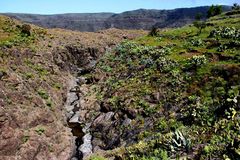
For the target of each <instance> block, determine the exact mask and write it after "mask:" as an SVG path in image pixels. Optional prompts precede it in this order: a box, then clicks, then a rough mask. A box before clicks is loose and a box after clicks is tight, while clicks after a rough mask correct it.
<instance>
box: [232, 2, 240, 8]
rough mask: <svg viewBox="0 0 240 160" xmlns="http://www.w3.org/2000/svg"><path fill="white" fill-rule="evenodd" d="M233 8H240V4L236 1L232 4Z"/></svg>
mask: <svg viewBox="0 0 240 160" xmlns="http://www.w3.org/2000/svg"><path fill="white" fill-rule="evenodd" d="M232 10H240V5H239V4H237V3H234V4H233V6H232Z"/></svg>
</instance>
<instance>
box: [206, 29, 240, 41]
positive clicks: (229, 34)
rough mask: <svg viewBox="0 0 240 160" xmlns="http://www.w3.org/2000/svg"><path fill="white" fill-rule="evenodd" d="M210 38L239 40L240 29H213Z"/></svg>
mask: <svg viewBox="0 0 240 160" xmlns="http://www.w3.org/2000/svg"><path fill="white" fill-rule="evenodd" d="M209 37H221V38H228V39H231V38H232V39H239V38H240V29H236V28H235V27H219V28H216V29H213V30H212V31H211V32H210V35H209Z"/></svg>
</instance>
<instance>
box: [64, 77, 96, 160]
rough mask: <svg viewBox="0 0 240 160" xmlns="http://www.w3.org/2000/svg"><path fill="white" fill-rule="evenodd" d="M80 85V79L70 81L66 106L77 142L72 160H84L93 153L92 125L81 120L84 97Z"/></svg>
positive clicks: (70, 126) (69, 124) (69, 122)
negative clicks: (82, 98)
mask: <svg viewBox="0 0 240 160" xmlns="http://www.w3.org/2000/svg"><path fill="white" fill-rule="evenodd" d="M80 78H81V77H80ZM80 84H81V83H79V78H72V79H71V80H70V81H69V92H68V93H67V100H66V104H65V109H66V116H67V122H68V126H69V128H71V130H72V134H73V136H74V138H73V140H74V141H75V146H74V149H73V155H72V158H71V159H72V160H80V159H83V158H84V157H86V156H88V155H89V154H91V153H92V144H91V139H92V136H91V134H90V133H89V127H90V124H88V123H87V124H85V123H84V120H82V119H81V118H80V112H81V103H80V100H81V95H82V93H81V90H80Z"/></svg>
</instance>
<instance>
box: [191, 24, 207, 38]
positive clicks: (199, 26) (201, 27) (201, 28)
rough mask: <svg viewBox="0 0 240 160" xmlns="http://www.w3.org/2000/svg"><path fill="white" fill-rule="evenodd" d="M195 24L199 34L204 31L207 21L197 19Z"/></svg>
mask: <svg viewBox="0 0 240 160" xmlns="http://www.w3.org/2000/svg"><path fill="white" fill-rule="evenodd" d="M193 26H194V27H196V28H197V29H198V35H199V34H201V33H202V30H203V29H204V28H206V27H207V25H206V22H204V21H195V22H193Z"/></svg>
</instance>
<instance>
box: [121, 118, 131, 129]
mask: <svg viewBox="0 0 240 160" xmlns="http://www.w3.org/2000/svg"><path fill="white" fill-rule="evenodd" d="M131 122H132V120H131V119H130V118H126V119H125V120H124V121H123V123H122V125H123V126H125V127H126V126H129V125H130V124H131Z"/></svg>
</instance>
